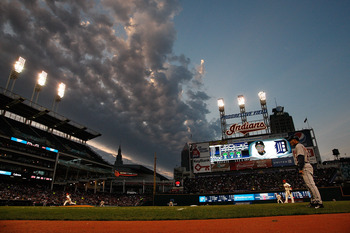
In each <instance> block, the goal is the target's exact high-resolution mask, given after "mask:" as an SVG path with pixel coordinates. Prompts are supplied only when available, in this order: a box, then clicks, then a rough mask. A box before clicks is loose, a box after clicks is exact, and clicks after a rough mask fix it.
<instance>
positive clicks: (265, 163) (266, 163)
mask: <svg viewBox="0 0 350 233" xmlns="http://www.w3.org/2000/svg"><path fill="white" fill-rule="evenodd" d="M268 167H272V161H271V159H265V160H255V161H254V167H253V168H254V169H258V168H268Z"/></svg>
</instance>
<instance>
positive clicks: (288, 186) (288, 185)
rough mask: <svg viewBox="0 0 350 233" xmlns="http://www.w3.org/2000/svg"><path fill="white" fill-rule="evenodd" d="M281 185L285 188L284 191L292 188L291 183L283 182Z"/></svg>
mask: <svg viewBox="0 0 350 233" xmlns="http://www.w3.org/2000/svg"><path fill="white" fill-rule="evenodd" d="M283 187H284V189H285V190H286V191H290V190H292V187H291V185H290V184H288V183H284V184H283Z"/></svg>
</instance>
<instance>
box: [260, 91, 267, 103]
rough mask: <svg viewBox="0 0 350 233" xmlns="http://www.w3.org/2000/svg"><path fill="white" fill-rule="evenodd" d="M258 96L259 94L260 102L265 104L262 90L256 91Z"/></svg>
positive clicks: (264, 95)
mask: <svg viewBox="0 0 350 233" xmlns="http://www.w3.org/2000/svg"><path fill="white" fill-rule="evenodd" d="M258 96H259V99H260V102H261V103H262V104H265V103H266V93H265V92H263V91H260V92H259V93H258Z"/></svg>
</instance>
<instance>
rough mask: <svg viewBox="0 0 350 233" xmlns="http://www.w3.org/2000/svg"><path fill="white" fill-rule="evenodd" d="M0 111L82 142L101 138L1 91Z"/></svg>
mask: <svg viewBox="0 0 350 233" xmlns="http://www.w3.org/2000/svg"><path fill="white" fill-rule="evenodd" d="M0 109H1V110H4V111H8V112H11V113H14V114H16V115H19V116H21V117H23V118H25V119H27V120H30V121H35V122H37V123H40V124H42V125H45V126H47V127H49V128H50V129H55V130H58V131H60V132H62V133H65V134H68V135H71V136H73V137H76V138H78V139H81V140H83V141H88V140H91V139H93V138H96V137H99V136H101V134H100V133H97V132H95V131H93V130H91V129H88V128H87V127H85V126H82V125H79V124H78V123H75V122H73V121H71V120H70V119H68V118H66V117H63V116H61V115H59V114H57V113H55V112H52V111H51V110H49V109H47V108H44V107H42V106H40V105H38V104H35V103H33V102H30V101H28V100H26V99H25V98H23V97H21V96H19V95H16V94H14V93H12V92H9V91H5V90H4V89H2V91H1V93H0Z"/></svg>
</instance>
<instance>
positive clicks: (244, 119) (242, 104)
mask: <svg viewBox="0 0 350 233" xmlns="http://www.w3.org/2000/svg"><path fill="white" fill-rule="evenodd" d="M237 100H238V106H239V111H240V113H241V119H242V124H244V123H245V122H247V116H246V114H245V99H244V96H243V95H239V96H238V97H237Z"/></svg>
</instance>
